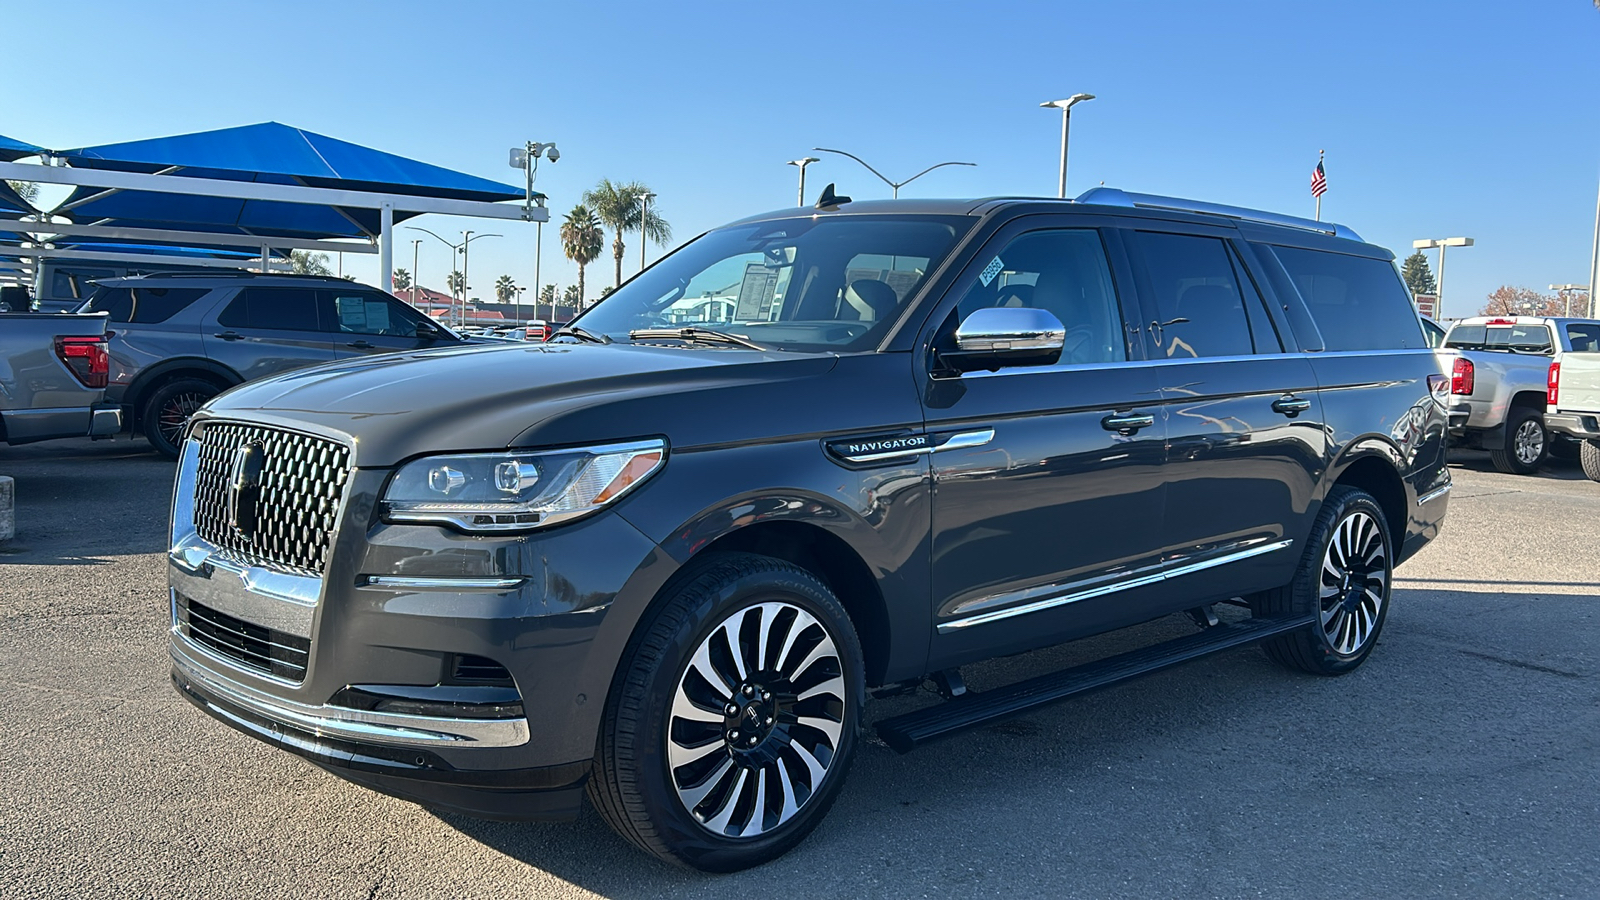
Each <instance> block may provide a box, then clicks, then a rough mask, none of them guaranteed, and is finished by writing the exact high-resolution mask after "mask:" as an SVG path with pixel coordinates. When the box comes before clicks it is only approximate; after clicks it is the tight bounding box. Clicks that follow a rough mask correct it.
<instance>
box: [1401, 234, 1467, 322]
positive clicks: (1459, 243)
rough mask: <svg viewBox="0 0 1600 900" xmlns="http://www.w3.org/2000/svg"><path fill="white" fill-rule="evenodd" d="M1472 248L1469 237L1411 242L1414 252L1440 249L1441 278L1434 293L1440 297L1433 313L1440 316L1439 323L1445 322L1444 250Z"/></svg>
mask: <svg viewBox="0 0 1600 900" xmlns="http://www.w3.org/2000/svg"><path fill="white" fill-rule="evenodd" d="M1471 246H1472V238H1469V237H1453V238H1434V239H1424V240H1420V241H1412V242H1411V247H1412V249H1414V250H1428V249H1431V248H1433V247H1438V248H1439V278H1438V279H1437V282H1438V283H1437V284H1436V285H1435V286H1434V293H1436V294H1437V295H1438V297H1437V298H1436V300H1435V301H1434V302H1435V305H1434V308H1433V311H1434V312H1435V313H1437V314H1438V316H1439V321H1441V322H1442V321H1444V248H1446V247H1471Z"/></svg>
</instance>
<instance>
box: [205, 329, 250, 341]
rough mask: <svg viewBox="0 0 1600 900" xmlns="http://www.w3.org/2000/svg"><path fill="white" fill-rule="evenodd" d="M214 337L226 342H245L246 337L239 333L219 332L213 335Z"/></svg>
mask: <svg viewBox="0 0 1600 900" xmlns="http://www.w3.org/2000/svg"><path fill="white" fill-rule="evenodd" d="M212 337H216V338H222V339H223V340H225V341H242V340H244V335H242V334H240V333H239V332H237V331H219V332H217V333H216V334H213V335H212Z"/></svg>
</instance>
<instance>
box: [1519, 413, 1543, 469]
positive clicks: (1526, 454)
mask: <svg viewBox="0 0 1600 900" xmlns="http://www.w3.org/2000/svg"><path fill="white" fill-rule="evenodd" d="M1511 448H1512V451H1513V452H1514V453H1516V454H1517V461H1518V462H1520V463H1522V464H1523V465H1525V466H1531V465H1533V464H1534V463H1537V462H1538V461H1539V458H1540V457H1542V456H1543V455H1544V428H1543V426H1541V425H1540V424H1539V423H1538V421H1537V420H1535V419H1529V420H1527V421H1526V422H1523V423H1522V424H1521V425H1520V426H1518V428H1517V433H1516V434H1515V435H1513V436H1512V445H1511Z"/></svg>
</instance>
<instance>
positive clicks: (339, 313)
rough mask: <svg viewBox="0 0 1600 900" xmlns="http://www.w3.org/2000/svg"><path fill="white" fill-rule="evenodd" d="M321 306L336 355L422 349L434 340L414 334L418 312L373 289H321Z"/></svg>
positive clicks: (364, 354)
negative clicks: (329, 324)
mask: <svg viewBox="0 0 1600 900" xmlns="http://www.w3.org/2000/svg"><path fill="white" fill-rule="evenodd" d="M320 293H321V295H322V300H323V304H322V308H323V310H324V311H325V312H326V314H327V315H328V316H329V319H330V321H331V323H332V327H331V329H330V330H331V331H332V332H334V333H333V335H332V339H333V344H334V353H335V354H336V355H338V357H339V358H340V359H347V358H349V357H354V356H370V355H372V354H374V353H396V352H399V351H402V350H422V349H425V348H428V347H432V346H434V345H435V344H436V343H437V342H436V341H433V340H423V339H420V338H418V337H417V328H416V322H417V321H418V319H420V314H418V313H416V312H414V311H412V310H409V309H407V308H406V307H405V306H404V305H403V304H401V303H399V302H396V301H395V300H392V299H390V298H389V297H385V296H383V295H381V294H377V293H374V292H373V291H364V290H348V291H342V290H332V291H322V292H320Z"/></svg>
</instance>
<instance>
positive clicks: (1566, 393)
mask: <svg viewBox="0 0 1600 900" xmlns="http://www.w3.org/2000/svg"><path fill="white" fill-rule="evenodd" d="M1547 401H1548V403H1549V405H1550V411H1549V412H1546V413H1545V416H1544V421H1545V424H1546V425H1548V426H1549V427H1550V430H1552V431H1555V432H1558V433H1560V434H1565V435H1567V436H1568V437H1571V438H1573V439H1575V440H1579V441H1582V442H1583V444H1582V447H1581V448H1580V449H1579V452H1578V458H1579V459H1581V460H1582V461H1583V474H1585V475H1587V476H1589V480H1590V481H1600V341H1597V342H1596V343H1595V344H1594V345H1593V346H1590V347H1587V348H1586V349H1585V350H1584V351H1583V352H1578V351H1574V352H1571V353H1567V354H1565V355H1563V356H1562V357H1561V361H1560V362H1559V363H1557V364H1556V365H1554V366H1552V367H1551V370H1550V387H1549V393H1548V395H1547Z"/></svg>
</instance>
